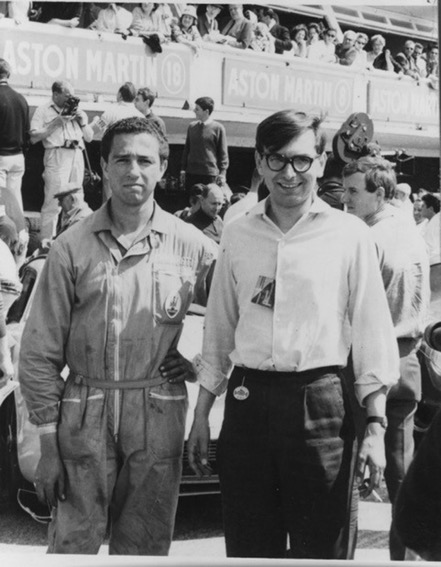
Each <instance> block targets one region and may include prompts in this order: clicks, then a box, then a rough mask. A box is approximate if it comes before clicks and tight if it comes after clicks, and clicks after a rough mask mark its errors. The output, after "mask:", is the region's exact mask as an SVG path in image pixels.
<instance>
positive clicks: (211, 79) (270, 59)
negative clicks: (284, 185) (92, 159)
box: [0, 19, 439, 156]
mask: <svg viewBox="0 0 441 567" xmlns="http://www.w3.org/2000/svg"><path fill="white" fill-rule="evenodd" d="M0 56H1V57H4V58H5V59H6V60H8V61H9V62H10V63H11V65H12V68H13V75H12V77H11V84H12V85H13V86H15V87H16V88H18V89H19V90H21V92H23V93H24V94H25V95H27V97H28V99H29V100H30V104H31V106H36V105H37V104H41V102H42V100H47V97H48V95H49V93H50V87H51V85H52V83H53V82H54V81H55V80H60V79H67V80H69V81H70V82H71V83H72V84H73V85H74V86H75V89H76V92H77V93H78V94H79V95H80V96H81V98H82V101H83V103H82V104H83V106H84V108H85V109H86V110H87V111H88V113H89V114H90V115H94V114H99V113H100V112H102V111H103V110H104V109H105V108H106V106H107V105H108V104H109V103H110V101H113V100H114V99H115V94H116V92H117V90H118V88H119V86H120V85H121V84H122V83H123V82H125V81H132V82H133V83H134V84H135V85H136V86H138V87H141V86H149V87H150V88H152V89H153V90H155V91H157V92H158V95H159V98H158V100H157V102H156V111H157V113H158V114H160V115H162V116H163V117H164V118H165V119H166V122H167V125H168V126H169V125H171V128H169V132H170V137H171V141H172V142H174V143H182V142H183V140H184V135H185V131H186V124H187V123H188V120H189V119H191V118H193V114H192V112H191V110H190V109H191V108H192V105H193V103H194V100H195V99H196V98H197V97H199V96H203V95H208V96H211V97H213V99H214V100H215V101H216V117H217V118H218V119H219V120H221V121H224V122H225V124H226V126H227V128H229V129H230V131H231V136H229V140H230V142H231V143H232V144H236V145H252V139H253V136H254V130H255V125H256V124H257V123H258V122H259V121H260V120H261V119H262V118H263V117H264V116H266V115H268V113H269V112H273V111H275V110H278V109H282V108H288V107H295V108H298V109H299V110H308V111H310V110H314V111H321V112H325V113H326V114H327V116H328V120H327V124H328V128H329V129H330V130H335V129H336V128H338V127H339V125H340V124H341V123H342V122H343V121H344V120H345V119H346V118H347V116H348V115H349V114H350V113H351V112H355V111H365V112H368V113H369V114H370V115H371V117H372V118H373V120H374V123H375V131H376V134H378V137H379V138H380V139H381V140H382V143H383V144H386V146H387V147H391V148H392V147H396V146H397V144H398V145H399V146H406V145H408V144H406V142H407V143H411V144H413V146H414V147H415V148H416V149H417V151H419V152H421V153H424V155H433V156H436V155H437V154H438V119H439V111H438V92H437V91H436V90H434V89H433V88H431V87H430V86H429V84H428V83H427V81H424V80H422V81H421V82H420V84H417V83H416V82H415V81H414V80H413V79H411V78H409V77H399V76H397V75H396V74H394V73H387V72H382V71H374V72H370V71H364V72H356V71H355V69H351V67H342V66H339V65H330V64H320V63H317V62H311V61H309V60H307V59H300V58H295V57H293V56H292V55H291V54H290V53H289V52H286V53H285V54H284V55H268V54H262V53H255V52H252V51H251V50H247V51H243V50H239V49H234V48H230V47H225V46H219V45H213V44H208V43H204V45H203V47H202V49H201V50H200V53H199V55H198V56H195V55H194V54H193V51H192V50H191V49H189V48H188V47H187V46H183V45H179V44H174V43H171V44H168V45H166V46H164V49H163V53H161V54H155V55H154V54H152V53H151V52H150V50H149V48H147V47H146V46H145V45H144V43H143V42H142V40H141V39H140V38H133V37H128V38H126V39H124V38H123V37H122V36H120V35H117V34H110V33H98V32H96V31H91V30H82V29H67V28H62V27H58V26H53V25H47V24H40V23H26V24H22V25H16V24H15V23H14V21H13V20H10V19H3V20H0ZM401 142H403V143H401ZM386 149H387V148H386Z"/></svg>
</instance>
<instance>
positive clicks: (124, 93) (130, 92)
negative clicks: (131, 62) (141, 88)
mask: <svg viewBox="0 0 441 567" xmlns="http://www.w3.org/2000/svg"><path fill="white" fill-rule="evenodd" d="M118 94H119V95H121V98H122V99H123V101H124V102H133V101H134V100H135V97H136V88H135V85H134V84H133V83H131V82H130V81H127V82H126V83H124V84H123V85H121V86H120V87H119V90H118Z"/></svg>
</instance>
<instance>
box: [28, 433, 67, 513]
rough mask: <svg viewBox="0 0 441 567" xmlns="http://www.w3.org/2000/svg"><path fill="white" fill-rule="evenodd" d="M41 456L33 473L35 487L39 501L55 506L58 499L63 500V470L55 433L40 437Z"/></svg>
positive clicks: (64, 496)
mask: <svg viewBox="0 0 441 567" xmlns="http://www.w3.org/2000/svg"><path fill="white" fill-rule="evenodd" d="M40 444H41V458H40V461H39V462H38V465H37V471H36V473H35V482H34V485H35V489H36V491H37V496H38V499H39V500H40V502H43V503H44V504H47V505H48V506H49V507H51V508H56V507H57V504H58V500H65V499H66V495H65V491H64V486H65V472H64V466H63V463H62V462H61V458H60V454H59V451H58V444H57V436H56V434H55V433H53V434H52V433H51V434H46V435H42V436H41V437H40Z"/></svg>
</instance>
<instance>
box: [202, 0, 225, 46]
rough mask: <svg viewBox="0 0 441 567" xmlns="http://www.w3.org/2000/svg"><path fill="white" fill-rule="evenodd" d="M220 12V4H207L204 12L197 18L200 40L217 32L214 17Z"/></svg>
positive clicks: (217, 28) (217, 25)
mask: <svg viewBox="0 0 441 567" xmlns="http://www.w3.org/2000/svg"><path fill="white" fill-rule="evenodd" d="M221 10H222V4H207V6H206V8H205V12H204V13H203V14H200V15H199V16H198V30H199V33H200V35H201V37H202V38H204V37H205V36H206V35H210V34H212V33H216V34H217V33H218V32H219V23H218V21H217V19H216V17H217V16H218V15H219V14H220V13H221Z"/></svg>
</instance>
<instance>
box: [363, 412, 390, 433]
mask: <svg viewBox="0 0 441 567" xmlns="http://www.w3.org/2000/svg"><path fill="white" fill-rule="evenodd" d="M369 423H379V424H380V425H381V427H382V428H383V429H384V430H386V429H387V417H386V416H382V417H381V416H378V415H370V416H368V417H367V418H366V424H367V425H368V424H369Z"/></svg>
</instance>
